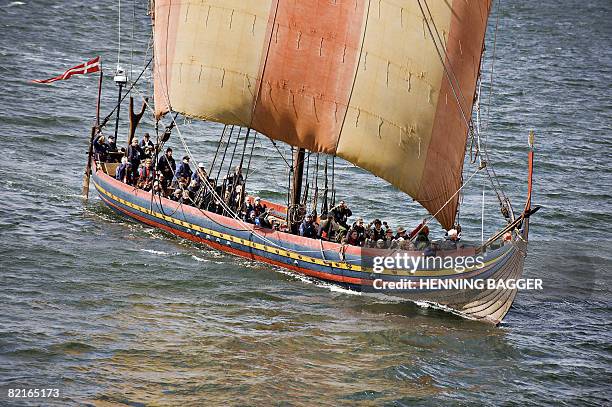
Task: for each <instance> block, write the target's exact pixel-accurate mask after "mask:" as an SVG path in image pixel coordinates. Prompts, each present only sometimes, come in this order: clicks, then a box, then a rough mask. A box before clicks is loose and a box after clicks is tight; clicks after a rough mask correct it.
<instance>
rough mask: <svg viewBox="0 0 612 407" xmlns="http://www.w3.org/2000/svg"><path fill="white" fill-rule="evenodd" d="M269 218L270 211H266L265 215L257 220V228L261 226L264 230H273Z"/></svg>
mask: <svg viewBox="0 0 612 407" xmlns="http://www.w3.org/2000/svg"><path fill="white" fill-rule="evenodd" d="M269 216H270V211H269V210H267V209H266V210H265V212H264V213H262V214H261V215H259V216H258V217H256V218H255V224H256V225H257V226H261V227H262V228H268V229H271V228H272V223H270V219H269Z"/></svg>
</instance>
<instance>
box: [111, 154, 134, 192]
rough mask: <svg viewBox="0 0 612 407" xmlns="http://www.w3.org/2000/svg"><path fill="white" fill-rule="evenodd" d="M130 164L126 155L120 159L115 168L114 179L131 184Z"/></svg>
mask: <svg viewBox="0 0 612 407" xmlns="http://www.w3.org/2000/svg"><path fill="white" fill-rule="evenodd" d="M132 174H133V173H132V164H131V163H130V162H129V161H128V159H127V157H123V158H122V159H121V164H120V165H119V166H118V167H117V169H116V170H115V179H117V180H119V181H121V182H123V183H125V184H128V185H132Z"/></svg>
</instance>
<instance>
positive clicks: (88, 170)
mask: <svg viewBox="0 0 612 407" xmlns="http://www.w3.org/2000/svg"><path fill="white" fill-rule="evenodd" d="M103 76H104V74H103V73H102V66H100V78H99V79H98V101H97V102H96V125H95V126H92V128H91V136H90V138H89V149H88V150H87V164H85V174H84V175H83V189H82V191H81V195H83V198H84V199H85V200H86V201H87V199H88V198H89V177H90V176H91V159H92V156H93V143H94V139H95V137H96V134H98V132H99V131H100V101H101V99H102V78H103Z"/></svg>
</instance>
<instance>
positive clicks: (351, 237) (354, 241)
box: [342, 229, 361, 246]
mask: <svg viewBox="0 0 612 407" xmlns="http://www.w3.org/2000/svg"><path fill="white" fill-rule="evenodd" d="M342 243H344V244H348V245H351V246H361V239H359V232H357V231H356V230H355V229H351V230H349V231H348V233H347V235H346V237H345V238H344V240H343V241H342Z"/></svg>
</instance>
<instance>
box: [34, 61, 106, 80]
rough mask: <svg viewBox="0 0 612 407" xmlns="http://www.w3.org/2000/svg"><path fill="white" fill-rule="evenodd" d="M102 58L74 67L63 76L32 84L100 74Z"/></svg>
mask: <svg viewBox="0 0 612 407" xmlns="http://www.w3.org/2000/svg"><path fill="white" fill-rule="evenodd" d="M100 66H101V65H100V57H95V58H94V59H90V60H89V61H87V62H85V63H84V64H81V65H77V66H73V67H72V68H70V69H68V70H67V71H66V72H64V73H63V74H61V75H59V76H56V77H55V78H50V79H34V80H33V81H32V82H35V83H51V82H55V81H61V80H64V79H68V78H70V77H71V76H72V75H82V74H86V73H93V72H98V71H99V70H100Z"/></svg>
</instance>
